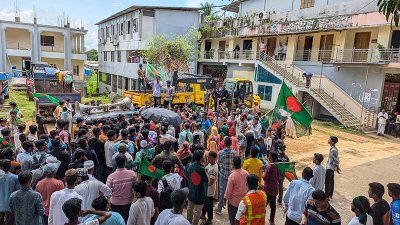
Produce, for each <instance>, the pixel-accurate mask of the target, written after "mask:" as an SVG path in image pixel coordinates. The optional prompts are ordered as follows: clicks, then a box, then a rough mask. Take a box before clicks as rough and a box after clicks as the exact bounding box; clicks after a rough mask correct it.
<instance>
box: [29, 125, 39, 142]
mask: <svg viewBox="0 0 400 225" xmlns="http://www.w3.org/2000/svg"><path fill="white" fill-rule="evenodd" d="M37 130H38V127H37V126H36V125H30V126H29V133H28V137H27V138H28V141H37V140H38V139H37V135H36V132H37Z"/></svg>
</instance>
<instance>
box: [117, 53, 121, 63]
mask: <svg viewBox="0 0 400 225" xmlns="http://www.w3.org/2000/svg"><path fill="white" fill-rule="evenodd" d="M117 62H121V51H117Z"/></svg>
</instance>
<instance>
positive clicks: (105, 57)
mask: <svg viewBox="0 0 400 225" xmlns="http://www.w3.org/2000/svg"><path fill="white" fill-rule="evenodd" d="M103 61H104V62H107V52H106V51H103Z"/></svg>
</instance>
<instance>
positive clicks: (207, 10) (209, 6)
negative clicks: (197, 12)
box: [200, 2, 214, 16]
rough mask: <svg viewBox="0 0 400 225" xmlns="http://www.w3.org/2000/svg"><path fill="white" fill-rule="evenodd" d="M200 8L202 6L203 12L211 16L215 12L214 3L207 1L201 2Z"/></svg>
mask: <svg viewBox="0 0 400 225" xmlns="http://www.w3.org/2000/svg"><path fill="white" fill-rule="evenodd" d="M200 8H201V12H202V13H203V14H204V15H206V16H210V15H212V13H213V8H214V4H212V3H209V2H206V3H204V4H203V3H201V4H200Z"/></svg>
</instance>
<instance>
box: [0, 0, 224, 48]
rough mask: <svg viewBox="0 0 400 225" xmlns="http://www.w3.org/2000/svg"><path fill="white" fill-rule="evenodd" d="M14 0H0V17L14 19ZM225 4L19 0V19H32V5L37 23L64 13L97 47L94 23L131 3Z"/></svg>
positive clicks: (174, 2) (167, 1)
mask: <svg viewBox="0 0 400 225" xmlns="http://www.w3.org/2000/svg"><path fill="white" fill-rule="evenodd" d="M15 1H16V0H0V20H14V16H15V7H14V5H15ZM205 2H212V3H214V4H216V5H221V4H227V3H229V1H228V0H137V1H133V0H18V8H19V14H20V17H21V21H22V22H29V23H32V22H33V8H34V7H35V11H36V15H37V18H38V23H40V24H47V25H57V24H58V21H59V20H60V19H61V18H62V15H63V13H64V14H65V16H66V17H67V16H68V18H69V19H70V21H71V26H72V27H81V24H83V26H84V27H85V29H87V30H88V34H87V35H86V38H85V47H86V48H87V49H92V48H95V49H97V26H95V25H94V24H95V23H97V22H99V21H100V20H102V19H104V18H106V17H108V16H110V15H112V14H114V13H116V12H119V11H121V10H123V9H125V8H128V7H129V6H132V5H150V6H174V7H186V6H188V7H199V6H200V4H201V3H205Z"/></svg>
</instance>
